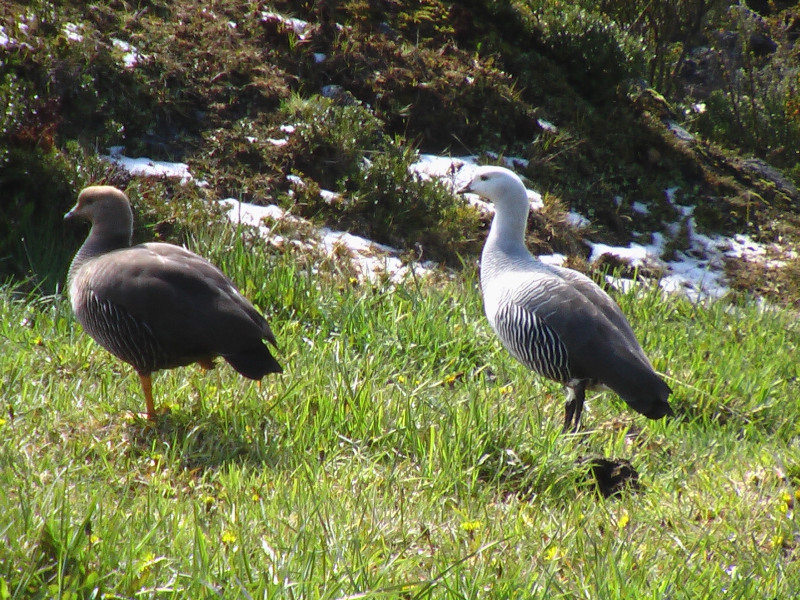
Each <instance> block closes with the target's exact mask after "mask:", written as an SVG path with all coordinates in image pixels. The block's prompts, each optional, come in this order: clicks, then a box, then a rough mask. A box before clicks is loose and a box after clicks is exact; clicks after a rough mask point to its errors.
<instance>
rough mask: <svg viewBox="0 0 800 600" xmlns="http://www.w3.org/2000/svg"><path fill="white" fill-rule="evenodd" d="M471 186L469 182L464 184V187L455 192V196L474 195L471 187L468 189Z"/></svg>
mask: <svg viewBox="0 0 800 600" xmlns="http://www.w3.org/2000/svg"><path fill="white" fill-rule="evenodd" d="M471 185H472V182H471V181H470V182H468V183H466V184H464V185H463V186H461V188H460V189H459V190H458V191H457V192H456V194H472V193H474V192H473V191H472V187H470V186H471Z"/></svg>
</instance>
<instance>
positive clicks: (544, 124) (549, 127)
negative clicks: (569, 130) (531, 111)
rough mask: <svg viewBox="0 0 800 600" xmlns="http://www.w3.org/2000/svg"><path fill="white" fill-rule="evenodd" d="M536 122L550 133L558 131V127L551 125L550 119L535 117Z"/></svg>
mask: <svg viewBox="0 0 800 600" xmlns="http://www.w3.org/2000/svg"><path fill="white" fill-rule="evenodd" d="M536 122H537V123H538V124H539V127H541V128H542V129H544V130H545V131H549V132H551V133H555V132H557V131H558V127H556V126H555V125H553V124H552V123H551V122H550V121H545V120H544V119H536Z"/></svg>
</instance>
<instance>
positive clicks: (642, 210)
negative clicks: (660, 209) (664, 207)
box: [631, 202, 650, 215]
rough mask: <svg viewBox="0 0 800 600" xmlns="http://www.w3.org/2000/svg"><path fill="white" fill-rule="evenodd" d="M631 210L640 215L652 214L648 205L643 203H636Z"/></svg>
mask: <svg viewBox="0 0 800 600" xmlns="http://www.w3.org/2000/svg"><path fill="white" fill-rule="evenodd" d="M631 210H633V212H636V213H639V214H640V215H649V214H650V209H649V208H648V207H647V205H646V204H644V203H642V202H634V203H633V204H631Z"/></svg>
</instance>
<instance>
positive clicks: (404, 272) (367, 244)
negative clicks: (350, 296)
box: [220, 178, 436, 283]
mask: <svg viewBox="0 0 800 600" xmlns="http://www.w3.org/2000/svg"><path fill="white" fill-rule="evenodd" d="M298 179H299V178H298ZM220 204H222V206H224V207H227V209H228V211H227V213H226V215H227V217H228V219H230V221H231V222H232V223H234V224H238V223H240V224H243V225H249V226H251V227H256V228H258V230H259V234H260V235H261V236H262V237H263V238H264V239H266V240H267V241H271V242H272V243H281V242H283V241H284V240H283V238H281V237H280V236H277V239H276V236H274V235H272V233H271V230H270V228H269V227H267V226H266V225H264V223H263V220H264V218H265V217H268V218H270V219H274V220H283V219H287V220H289V221H290V222H293V223H297V224H300V223H304V224H308V221H306V220H305V219H301V218H300V217H295V216H293V215H289V214H287V213H286V212H285V211H284V210H283V209H282V208H280V207H279V206H274V205H272V206H256V205H253V204H248V203H245V202H239V201H238V200H235V199H233V198H226V199H224V200H220ZM318 231H319V240H318V241H316V242H314V243H313V244H314V245H317V246H318V247H320V248H321V249H322V250H324V251H325V252H326V253H327V254H328V255H329V256H334V255H335V256H337V257H338V258H341V257H342V254H343V253H344V255H345V256H347V257H348V258H349V259H350V260H351V261H352V265H353V266H354V267H355V268H356V269H357V271H358V273H359V275H360V277H361V279H362V281H369V282H377V281H380V280H382V279H383V278H385V277H388V278H389V280H390V281H392V282H394V283H399V282H401V281H402V280H403V279H404V278H405V277H406V276H408V275H409V274H411V273H413V274H416V275H423V276H424V275H427V274H431V273H432V272H433V270H434V269H435V268H436V265H435V264H434V263H432V262H425V263H403V261H402V260H401V259H400V258H399V256H398V255H399V254H400V251H399V250H397V249H395V248H392V247H391V246H386V245H384V244H378V243H376V242H372V241H370V240H368V239H366V238H363V237H361V236H357V235H353V234H351V233H348V232H346V231H335V230H333V229H330V228H328V227H323V228H321V229H319V230H318Z"/></svg>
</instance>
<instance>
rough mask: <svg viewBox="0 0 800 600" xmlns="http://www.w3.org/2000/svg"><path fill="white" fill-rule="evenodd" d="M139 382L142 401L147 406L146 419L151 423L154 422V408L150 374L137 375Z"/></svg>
mask: <svg viewBox="0 0 800 600" xmlns="http://www.w3.org/2000/svg"><path fill="white" fill-rule="evenodd" d="M138 375H139V381H140V382H141V384H142V391H143V392H144V401H145V404H146V405H147V418H148V419H149V420H151V421H155V420H156V406H155V404H153V378H152V377H151V376H150V373H138Z"/></svg>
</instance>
